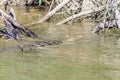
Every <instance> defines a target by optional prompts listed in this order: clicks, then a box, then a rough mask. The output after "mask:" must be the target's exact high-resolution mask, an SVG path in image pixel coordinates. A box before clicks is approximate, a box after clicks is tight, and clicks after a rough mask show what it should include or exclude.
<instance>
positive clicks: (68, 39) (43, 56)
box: [0, 8, 120, 80]
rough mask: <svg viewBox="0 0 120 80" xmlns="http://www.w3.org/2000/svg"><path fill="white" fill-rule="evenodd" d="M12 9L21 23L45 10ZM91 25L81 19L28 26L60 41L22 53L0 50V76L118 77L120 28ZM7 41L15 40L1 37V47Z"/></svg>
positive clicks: (4, 79) (37, 79)
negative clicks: (100, 29)
mask: <svg viewBox="0 0 120 80" xmlns="http://www.w3.org/2000/svg"><path fill="white" fill-rule="evenodd" d="M15 11H16V14H17V20H18V21H19V22H20V23H22V24H24V25H30V24H31V23H34V22H35V21H37V20H38V19H39V18H38V17H41V15H43V14H45V13H44V12H43V11H42V10H38V9H33V8H31V9H27V11H26V8H15ZM38 13H39V14H38ZM94 25H95V23H93V22H91V21H84V22H82V23H77V24H75V25H61V26H52V23H44V24H40V25H35V26H32V27H30V28H31V29H32V30H33V31H35V32H36V33H37V34H38V35H39V37H40V38H41V39H48V40H49V39H60V40H63V44H61V45H58V46H51V47H42V48H37V49H35V50H34V49H33V50H28V51H25V52H24V53H21V52H19V53H12V52H7V51H5V53H4V52H2V53H0V80H120V32H119V31H116V30H112V31H108V32H107V33H106V34H99V35H97V34H92V33H91V30H92V28H93V27H94ZM29 40H31V39H28V40H27V41H29ZM21 43H22V42H20V43H19V44H21ZM17 44H18V43H17ZM10 45H16V43H15V42H13V41H4V40H1V41H0V47H1V48H2V47H5V46H10ZM6 52H7V53H6Z"/></svg>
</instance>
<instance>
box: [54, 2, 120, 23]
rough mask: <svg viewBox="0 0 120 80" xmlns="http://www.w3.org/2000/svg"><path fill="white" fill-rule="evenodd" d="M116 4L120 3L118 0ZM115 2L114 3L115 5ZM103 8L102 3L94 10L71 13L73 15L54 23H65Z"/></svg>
mask: <svg viewBox="0 0 120 80" xmlns="http://www.w3.org/2000/svg"><path fill="white" fill-rule="evenodd" d="M117 4H120V1H118V2H117ZM117 4H116V5H117ZM105 8H106V6H105V5H103V6H101V7H98V8H97V9H94V10H89V11H84V12H80V13H78V14H75V15H73V16H70V17H68V18H66V19H64V20H62V21H61V22H58V23H57V24H56V25H61V24H64V23H67V22H68V21H71V20H73V19H75V18H78V17H80V16H85V15H88V14H92V13H94V12H98V11H102V10H104V9H105Z"/></svg>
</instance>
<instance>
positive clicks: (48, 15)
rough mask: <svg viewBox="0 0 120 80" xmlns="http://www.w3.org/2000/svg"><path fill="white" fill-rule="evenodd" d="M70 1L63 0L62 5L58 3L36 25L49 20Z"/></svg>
mask: <svg viewBox="0 0 120 80" xmlns="http://www.w3.org/2000/svg"><path fill="white" fill-rule="evenodd" d="M70 1H71V0H65V1H63V2H62V3H60V4H59V5H58V6H57V7H55V8H54V9H53V10H52V11H50V12H49V13H48V14H47V15H46V16H44V17H43V18H42V19H41V20H40V21H39V22H38V23H42V22H43V21H46V20H48V19H49V18H51V17H52V16H53V15H54V14H55V13H56V12H57V11H59V10H60V9H61V8H62V7H64V6H65V5H66V4H67V3H69V2H70Z"/></svg>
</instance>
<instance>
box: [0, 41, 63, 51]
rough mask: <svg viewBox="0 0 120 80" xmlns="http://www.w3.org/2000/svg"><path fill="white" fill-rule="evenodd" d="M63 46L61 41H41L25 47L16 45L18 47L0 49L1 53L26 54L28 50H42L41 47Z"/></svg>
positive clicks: (30, 43)
mask: <svg viewBox="0 0 120 80" xmlns="http://www.w3.org/2000/svg"><path fill="white" fill-rule="evenodd" d="M60 44H62V41H61V40H39V41H35V42H29V43H27V44H25V45H16V46H6V47H3V48H0V52H1V53H16V52H25V51H28V50H31V49H33V50H36V49H40V47H53V46H57V45H60Z"/></svg>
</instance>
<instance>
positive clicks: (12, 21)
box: [0, 10, 37, 38]
mask: <svg viewBox="0 0 120 80" xmlns="http://www.w3.org/2000/svg"><path fill="white" fill-rule="evenodd" d="M0 16H4V18H5V19H6V20H7V21H8V22H9V23H10V24H11V25H12V26H13V27H14V28H17V29H18V30H20V31H22V32H24V33H26V34H27V36H30V37H32V38H35V37H37V35H36V34H35V33H34V32H32V31H31V30H30V29H28V28H27V27H25V26H23V25H22V24H20V23H18V22H17V21H16V20H15V19H14V18H13V17H11V16H10V15H7V14H6V13H5V12H3V11H2V10H0Z"/></svg>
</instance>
